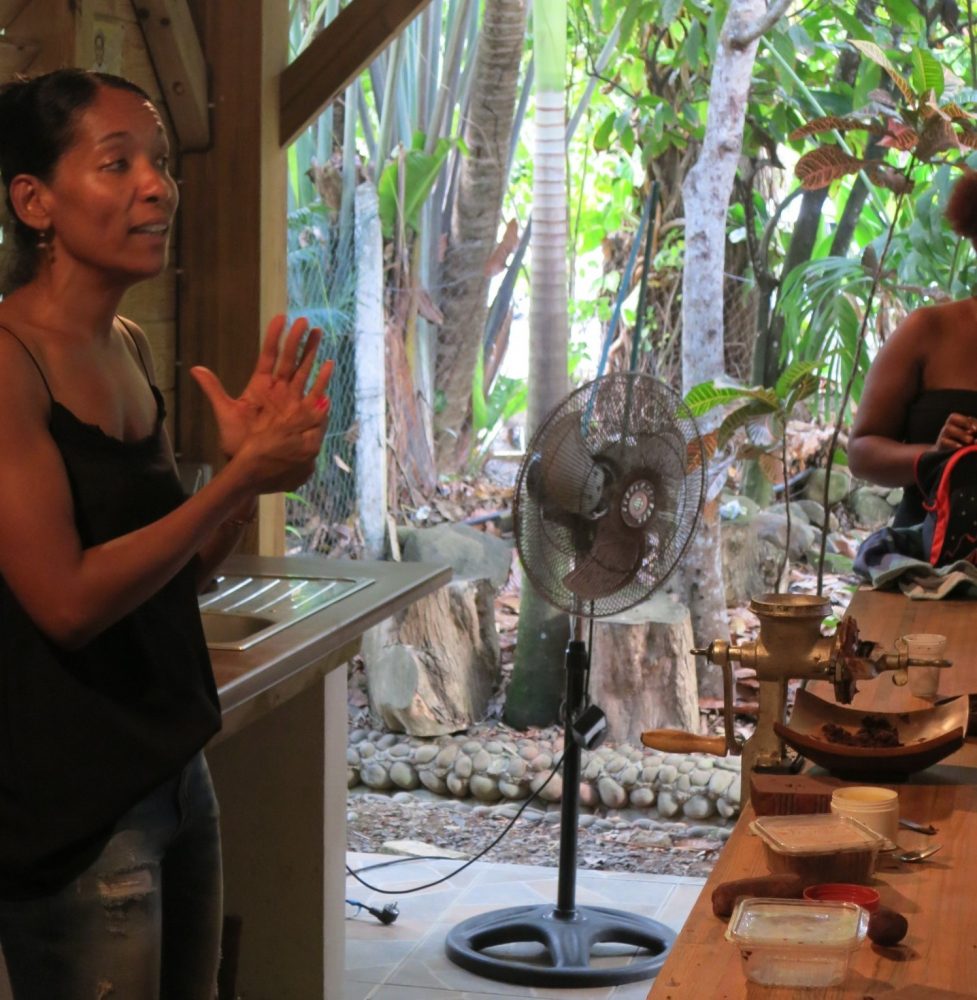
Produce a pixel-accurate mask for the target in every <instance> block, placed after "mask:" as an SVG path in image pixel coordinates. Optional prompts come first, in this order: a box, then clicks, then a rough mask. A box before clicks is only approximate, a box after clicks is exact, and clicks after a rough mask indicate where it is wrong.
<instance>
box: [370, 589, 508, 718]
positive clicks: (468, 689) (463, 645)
mask: <svg viewBox="0 0 977 1000" xmlns="http://www.w3.org/2000/svg"><path fill="white" fill-rule="evenodd" d="M494 598H495V589H494V588H493V586H492V584H491V582H490V581H489V580H485V579H477V580H476V579H463V580H452V581H451V582H450V583H448V584H446V585H445V586H444V587H442V588H441V589H440V590H437V591H435V592H434V593H433V594H429V595H427V596H426V597H423V598H422V599H421V600H419V601H416V602H415V603H413V604H412V605H410V607H408V608H407V609H405V610H404V611H403V612H401V613H400V615H398V616H397V617H396V620H395V623H394V625H393V627H392V628H391V629H390V630H389V631H390V634H389V635H388V636H387V638H386V644H385V645H384V647H383V648H382V649H379V650H375V649H369V650H368V649H367V648H364V662H365V665H366V677H367V688H368V695H369V699H370V711H371V713H372V714H373V716H374V718H375V719H376V720H377V721H378V722H379V723H380V724H381V725H383V726H384V727H385V728H387V729H388V730H390V731H391V732H404V733H409V734H410V735H412V736H442V735H444V734H446V733H455V732H458V731H459V730H461V729H467V728H468V727H469V726H471V725H472V724H473V723H475V722H478V721H479V720H480V719H482V718H484V715H485V711H486V708H487V706H488V701H489V698H490V697H491V695H492V692H493V691H494V689H495V685H496V683H497V682H498V678H499V673H500V670H501V664H500V656H499V637H498V633H497V632H496V629H495V618H494Z"/></svg>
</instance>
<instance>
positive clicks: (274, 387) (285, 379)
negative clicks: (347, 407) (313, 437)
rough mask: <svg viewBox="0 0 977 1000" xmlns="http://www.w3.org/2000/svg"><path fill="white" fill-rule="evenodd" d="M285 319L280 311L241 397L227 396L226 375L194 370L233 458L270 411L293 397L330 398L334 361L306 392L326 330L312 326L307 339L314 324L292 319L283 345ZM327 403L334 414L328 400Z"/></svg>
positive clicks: (223, 446)
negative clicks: (259, 421) (220, 376)
mask: <svg viewBox="0 0 977 1000" xmlns="http://www.w3.org/2000/svg"><path fill="white" fill-rule="evenodd" d="M285 323H286V319H285V317H284V316H282V315H279V316H275V317H274V318H273V319H272V320H271V322H270V323H269V324H268V328H267V330H266V332H265V337H264V341H263V342H262V345H261V353H260V354H259V355H258V361H257V364H256V365H255V369H254V371H253V372H252V374H251V378H250V379H248V384H247V385H246V386H245V387H244V391H243V392H242V393H241V395H240V396H238V397H237V399H232V398H231V397H230V396H229V395H228V394H227V392H226V391H225V389H224V387H223V385H222V384H221V382H220V379H218V377H217V376H216V375H215V374H214V373H213V372H212V371H211V370H210V369H209V368H204V367H202V366H196V367H194V368H191V369H190V374H191V375H192V376H193V377H194V379H195V380H196V382H197V384H198V385H199V386H200V388H201V389H202V390H203V393H204V395H205V396H206V397H207V399H208V401H209V402H210V405H211V408H212V409H213V412H214V418H215V419H216V421H217V428H218V438H219V442H220V447H221V450H222V451H223V452H224V454H225V455H226V456H227V457H228V458H232V457H233V456H234V455H236V454H237V452H238V450H239V449H240V448H241V445H242V444H243V443H244V441H245V439H246V438H247V437H248V436H249V435H250V434H251V433H252V432H254V431H255V430H256V429H257V426H258V425H257V421H258V419H259V417H260V416H261V415H262V414H263V413H264V412H265V411H267V410H269V409H271V410H273V411H277V412H281V410H282V408H283V407H284V406H285V405H286V404H288V403H289V402H290V401H294V400H298V399H302V398H303V397H305V398H306V399H307V400H308V401H310V402H311V403H313V404H315V403H317V402H319V401H320V400H325V399H326V397H325V395H324V394H325V390H326V386H327V385H328V383H329V377H330V375H331V374H332V362H331V361H327V362H326V363H325V364H324V365H323V366H322V367H321V368H320V370H319V372H318V374H317V376H316V380H315V383H314V384H313V386H312V388H311V389H310V390H309V392H308V393H306V392H305V385H306V382H307V381H308V379H309V374H310V372H311V371H312V366H313V364H314V363H315V358H316V350H317V349H318V346H319V342H320V340H321V339H322V331H321V330H319V329H312V330H311V331H309V333H308V336H307V337H305V333H306V331H308V330H309V324H308V321H307V320H306V319H305V318H304V317H300V318H299V319H297V320H295V322H294V323H292V326H291V328H290V329H289V331H288V334H287V336H284V343H283V335H284V334H285ZM303 337H305V339H304V343H303ZM324 405H325V407H326V413H328V400H326V402H325V404H324Z"/></svg>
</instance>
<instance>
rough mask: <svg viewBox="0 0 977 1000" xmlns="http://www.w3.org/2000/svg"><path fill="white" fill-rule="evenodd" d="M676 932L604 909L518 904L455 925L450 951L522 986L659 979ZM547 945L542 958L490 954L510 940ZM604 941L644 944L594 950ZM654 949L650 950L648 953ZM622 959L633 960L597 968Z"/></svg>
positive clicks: (455, 958)
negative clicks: (629, 950) (594, 960)
mask: <svg viewBox="0 0 977 1000" xmlns="http://www.w3.org/2000/svg"><path fill="white" fill-rule="evenodd" d="M674 940H675V933H674V932H673V931H672V930H671V929H670V928H668V927H666V926H665V925H664V924H660V923H658V922H657V921H654V920H649V919H648V918H646V917H640V916H637V915H635V914H631V913H625V912H623V911H620V910H611V909H606V908H604V907H599V906H583V907H575V908H573V909H571V910H569V911H563V910H560V909H559V908H558V907H555V906H552V905H544V906H513V907H509V908H507V909H504V910H496V911H494V912H492V913H482V914H479V915H478V916H475V917H469V919H468V920H463V921H462V922H461V923H460V924H458V925H457V926H455V927H453V928H452V929H451V930H450V931H449V932H448V936H447V938H446V940H445V951H446V952H447V955H448V958H449V959H451V961H452V962H454V963H455V965H460V966H461V967H462V968H463V969H467V970H468V971H469V972H473V973H475V975H478V976H484V977H485V978H486V979H494V980H496V981H498V982H503V983H516V984H518V985H523V986H556V987H560V986H562V987H575V986H579V987H585V986H614V985H617V984H619V983H635V982H639V981H640V980H642V979H652V978H654V976H655V975H656V974H657V973H658V970H659V969H661V967H662V965H664V964H665V959H666V958H667V957H668V952H669V950H670V948H671V946H672V943H673V942H674ZM525 944H530V945H531V944H536V945H542V946H543V949H544V954H543V955H541V956H539V957H538V960H537V961H535V962H534V961H533V959H525V958H522V957H519V956H513V957H511V958H510V957H508V956H505V955H498V954H493V955H487V954H485V949H487V948H498V947H500V946H503V945H525ZM600 944H607V945H625V946H629V947H630V948H638V949H640V951H639V952H638V953H637V954H634V955H632V954H625V953H624V952H623V950H622V949H620V948H614V949H613V951H610V952H605V954H604V955H600V954H598V955H594V954H593V952H594V946H595V945H600ZM643 952H644V953H647V954H643ZM592 958H597V959H598V960H599V961H605V960H606V961H610V960H611V959H612V958H617V959H618V960H619V961H620V962H622V963H623V962H626V963H627V964H618V965H600V966H596V967H595V966H593V965H591V959H592Z"/></svg>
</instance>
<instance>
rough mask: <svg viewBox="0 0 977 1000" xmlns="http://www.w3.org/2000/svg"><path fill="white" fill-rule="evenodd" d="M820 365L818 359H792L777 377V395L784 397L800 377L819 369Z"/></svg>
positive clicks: (805, 376) (803, 377)
mask: <svg viewBox="0 0 977 1000" xmlns="http://www.w3.org/2000/svg"><path fill="white" fill-rule="evenodd" d="M821 367H822V365H821V362H820V361H817V360H815V361H794V362H792V363H791V364H790V365H788V366H787V368H786V369H785V370H784V372H783V373H782V374H781V376H780V378H779V379H777V387H776V388H777V395H778V396H779V397H780V398H781V399H784V398H786V396H787V394H788V393H789V392H790V391H791V389H793V388H794V387H795V386H796V385H797V384H798V383H799V382H800V381H801V380H802V379H805V378H807V377H808V376H809V375H811V374H813V373H815V372H817V371H819V370H820V369H821Z"/></svg>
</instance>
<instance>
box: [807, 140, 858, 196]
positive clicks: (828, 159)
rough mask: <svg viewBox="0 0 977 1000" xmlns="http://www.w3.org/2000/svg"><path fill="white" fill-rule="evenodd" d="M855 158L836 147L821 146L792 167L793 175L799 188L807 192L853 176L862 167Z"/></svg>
mask: <svg viewBox="0 0 977 1000" xmlns="http://www.w3.org/2000/svg"><path fill="white" fill-rule="evenodd" d="M863 162H864V161H862V160H860V159H858V157H857V156H851V155H849V154H848V153H846V152H844V151H843V150H841V149H839V148H838V147H837V146H822V147H821V148H820V149H812V150H811V151H810V152H809V153H805V154H804V155H803V156H802V157H801V158H800V159H799V160H798V161H797V166H796V167H794V174H795V175H796V177H797V179H798V180H799V181H800V182H801V187H802V188H804V189H805V190H808V191H814V190H817V189H818V188H823V187H827V186H828V185H829V184H830V183H831V182H832V181H836V180H838V178H839V177H844V176H845V175H846V174H853V173H855V172H856V171H857V170H859V169H860V168H861V167H862V165H863Z"/></svg>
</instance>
